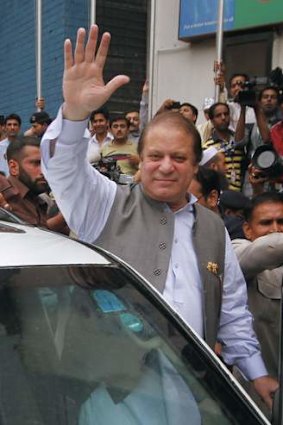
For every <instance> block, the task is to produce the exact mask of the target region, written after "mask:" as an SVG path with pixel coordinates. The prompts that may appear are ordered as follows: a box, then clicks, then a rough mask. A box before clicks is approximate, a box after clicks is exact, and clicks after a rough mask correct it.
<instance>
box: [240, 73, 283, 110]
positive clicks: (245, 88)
mask: <svg viewBox="0 0 283 425" xmlns="http://www.w3.org/2000/svg"><path fill="white" fill-rule="evenodd" d="M257 86H274V87H276V88H277V89H278V90H279V96H280V98H279V101H281V100H282V99H283V73H282V69H281V68H279V67H277V68H275V69H273V70H272V71H271V73H270V75H269V77H254V78H252V79H250V80H249V81H246V82H245V83H243V85H242V90H241V91H239V93H238V95H237V96H236V98H235V99H234V100H235V102H237V103H239V104H240V105H243V106H250V107H254V106H255V104H256V101H257V90H256V87H257Z"/></svg>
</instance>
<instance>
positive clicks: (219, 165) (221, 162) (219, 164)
mask: <svg viewBox="0 0 283 425" xmlns="http://www.w3.org/2000/svg"><path fill="white" fill-rule="evenodd" d="M214 169H215V171H218V173H220V174H223V175H224V176H225V174H226V162H225V154H224V152H218V154H217V159H216V162H215V167H214Z"/></svg>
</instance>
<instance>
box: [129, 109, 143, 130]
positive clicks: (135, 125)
mask: <svg viewBox="0 0 283 425" xmlns="http://www.w3.org/2000/svg"><path fill="white" fill-rule="evenodd" d="M126 118H127V120H129V122H130V132H132V131H139V128H140V114H139V113H138V112H128V113H127V115H126Z"/></svg>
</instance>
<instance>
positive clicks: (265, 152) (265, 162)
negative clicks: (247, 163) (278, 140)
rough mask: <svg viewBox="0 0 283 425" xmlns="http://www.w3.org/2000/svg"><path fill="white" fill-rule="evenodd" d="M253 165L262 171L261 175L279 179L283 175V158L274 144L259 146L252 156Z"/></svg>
mask: <svg viewBox="0 0 283 425" xmlns="http://www.w3.org/2000/svg"><path fill="white" fill-rule="evenodd" d="M251 161H252V165H253V166H254V167H256V168H257V169H259V170H260V171H261V173H260V175H259V177H267V178H268V179H272V180H273V179H277V178H279V177H281V176H283V158H282V157H281V156H279V155H278V153H277V152H276V151H275V149H274V148H273V146H272V144H264V145H262V146H259V147H258V148H257V149H256V150H255V153H254V155H253V157H252V160H251Z"/></svg>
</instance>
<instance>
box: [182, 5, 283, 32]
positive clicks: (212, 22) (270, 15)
mask: <svg viewBox="0 0 283 425" xmlns="http://www.w3.org/2000/svg"><path fill="white" fill-rule="evenodd" d="M217 16H218V0H180V21H179V38H181V39H190V38H192V37H198V36H202V35H205V34H207V35H209V34H213V33H215V32H216V28H217ZM282 22H283V0H225V1H224V30H225V31H235V30H241V29H245V28H252V27H260V26H265V25H274V24H278V23H282Z"/></svg>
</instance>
